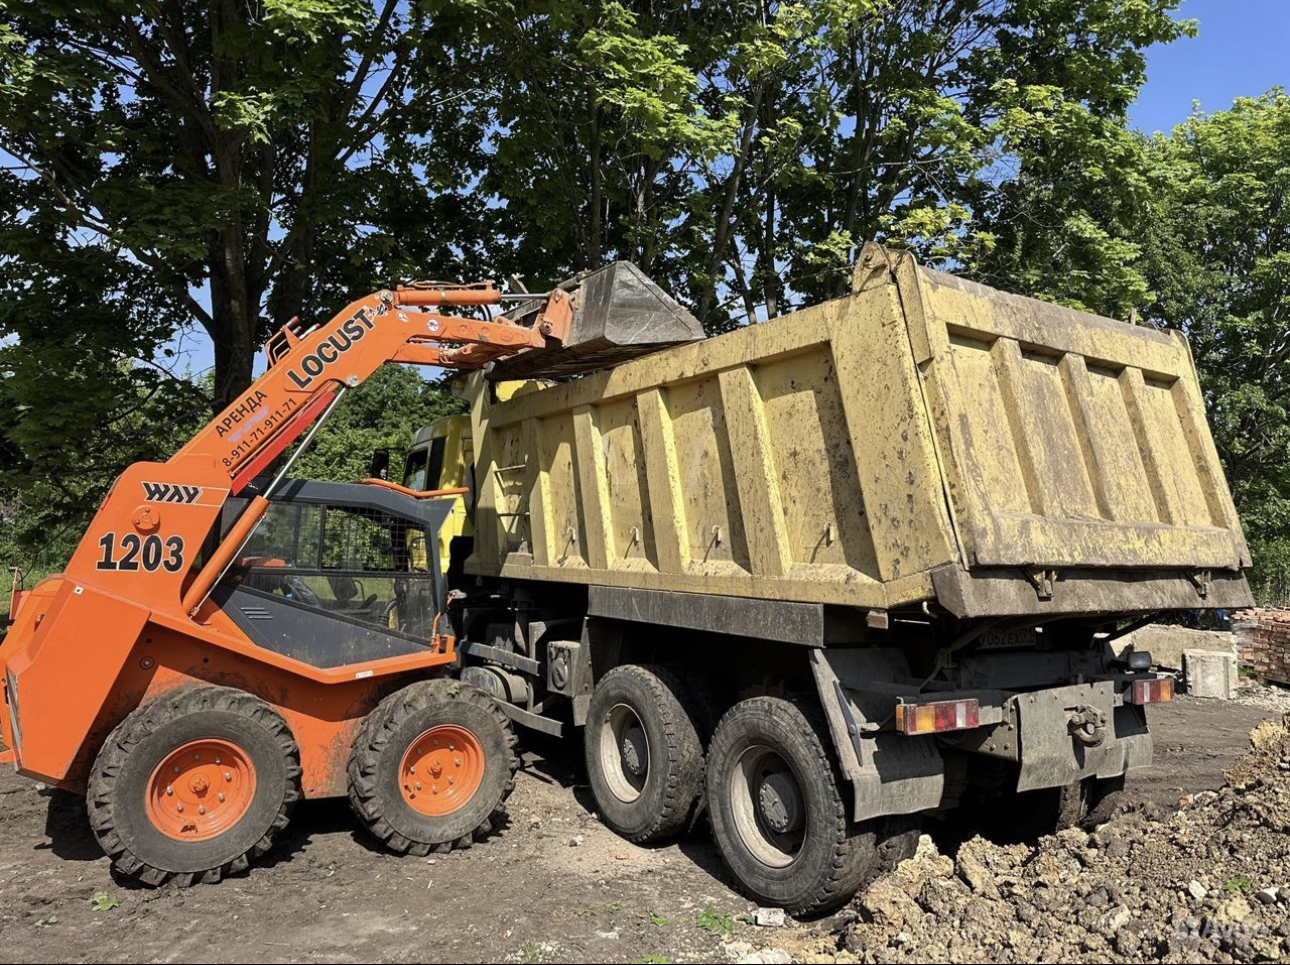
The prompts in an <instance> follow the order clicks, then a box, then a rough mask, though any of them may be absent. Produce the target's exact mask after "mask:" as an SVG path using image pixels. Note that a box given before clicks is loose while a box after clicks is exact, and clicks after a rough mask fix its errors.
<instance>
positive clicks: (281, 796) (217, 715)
mask: <svg viewBox="0 0 1290 965" xmlns="http://www.w3.org/2000/svg"><path fill="white" fill-rule="evenodd" d="M204 741H220V742H222V743H225V744H233V745H236V747H237V748H238V749H239V750H240V751H241V753H242V754H243V755H245V758H246V760H247V761H248V762H249V765H250V766H251V768H252V769H253V774H254V785H253V787H254V790H253V792H252V793H251V794H249V795H248V797H249V802H248V803H247V806H246V808H245V811H244V812H243V813H242V814H241V815H240V817H238V819H237V820H236V823H234V824H232V825H231V826H230V827H228V828H226V829H224V830H222V831H219V832H218V833H216V834H214V836H211V837H206V838H203V839H201V840H187V841H185V840H179V839H177V838H176V837H174V836H171V835H169V834H167V833H165V831H164V830H162V829H161V828H159V827H158V825H157V824H156V823H154V820H153V819H152V818H151V817H150V813H149V805H148V803H147V802H148V801H149V799H150V793H151V788H152V786H153V783H154V775H155V774H156V772H157V771H158V768H160V767H161V765H162V762H164V761H165V760H166V759H167V758H168V757H171V756H172V755H173V754H175V753H176V751H177V750H179V749H180V748H183V747H186V746H188V745H190V744H192V745H196V744H199V743H200V742H204ZM215 763H219V762H218V759H216V761H215ZM217 793H218V792H217ZM214 796H215V795H212V797H214ZM299 798H300V750H299V748H298V747H297V746H296V741H295V738H294V737H292V735H291V731H290V729H289V728H288V727H287V724H286V722H285V721H284V720H283V719H282V717H281V716H280V715H279V714H278V713H277V712H276V711H275V710H273V708H271V707H270V706H269V705H268V704H266V703H265V702H264V701H262V700H260V699H259V698H258V697H254V696H252V695H251V694H248V693H246V692H245V691H242V690H236V689H234V688H231V687H207V686H198V687H190V688H184V689H182V690H179V691H176V692H174V693H171V694H167V695H165V696H162V697H158V698H157V699H155V700H153V701H150V702H149V703H147V704H144V705H143V706H142V707H140V708H138V709H137V710H135V711H134V712H133V713H132V714H130V716H129V717H127V718H126V719H125V720H124V721H122V722H121V724H120V725H119V726H118V727H117V728H116V729H115V730H113V731H112V733H111V734H110V735H108V739H107V740H106V741H105V742H104V744H103V747H102V749H101V750H100V751H99V753H98V757H97V758H96V759H95V761H94V766H93V768H92V769H91V771H90V776H89V784H88V787H87V790H86V804H87V808H88V812H89V819H90V827H91V828H92V829H93V831H94V836H95V837H96V838H97V839H98V842H99V844H100V845H101V846H102V848H103V850H104V852H106V853H107V855H108V857H109V858H111V859H112V866H113V868H115V869H116V870H117V871H118V872H119V873H121V874H123V875H126V876H128V877H132V878H137V879H138V880H140V881H142V882H144V883H145V884H149V885H154V886H155V885H161V884H164V883H166V882H168V881H169V882H172V883H174V884H176V885H180V886H187V885H191V884H194V883H198V882H204V883H212V882H216V881H219V880H220V879H221V878H223V877H224V876H226V875H230V874H236V873H237V872H240V871H245V870H246V868H247V867H248V866H249V865H250V863H251V862H252V861H254V860H255V859H256V858H258V857H260V855H262V854H264V853H265V852H266V851H268V850H269V849H270V848H271V847H272V846H273V839H274V837H275V836H276V835H277V834H278V832H280V831H281V830H282V829H283V828H284V827H286V826H287V821H288V819H289V817H290V814H291V809H292V807H293V806H294V805H295V803H296V801H297V800H299ZM221 800H222V798H221ZM190 803H191V802H190ZM203 807H204V806H203ZM203 813H204V812H203Z"/></svg>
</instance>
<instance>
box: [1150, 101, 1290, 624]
mask: <svg viewBox="0 0 1290 965" xmlns="http://www.w3.org/2000/svg"><path fill="white" fill-rule="evenodd" d="M1148 150H1149V151H1150V156H1151V159H1152V162H1153V181H1154V192H1153V200H1152V204H1151V207H1150V210H1149V213H1148V214H1147V216H1146V217H1144V218H1143V220H1142V225H1143V229H1144V235H1145V240H1144V243H1143V244H1144V248H1145V252H1146V254H1145V258H1144V262H1145V267H1146V274H1147V277H1148V279H1149V282H1150V285H1151V288H1152V290H1153V291H1154V292H1155V293H1156V296H1157V297H1156V301H1155V303H1154V304H1153V305H1150V306H1148V307H1147V309H1146V312H1145V317H1146V319H1147V320H1148V321H1150V322H1154V323H1156V324H1159V325H1168V326H1173V327H1177V328H1179V329H1181V330H1182V331H1184V332H1185V333H1186V334H1187V337H1188V339H1189V340H1190V343H1191V348H1192V354H1193V355H1194V357H1195V359H1196V365H1197V368H1198V370H1199V372H1200V377H1201V386H1202V389H1203V390H1204V395H1205V402H1206V406H1207V408H1208V412H1209V419H1210V424H1211V426H1212V428H1213V432H1214V440H1215V443H1216V444H1217V446H1218V451H1219V455H1220V457H1221V458H1222V460H1223V464H1224V467H1225V468H1226V471H1227V477H1228V481H1229V482H1230V484H1231V486H1232V492H1233V496H1234V498H1235V499H1236V504H1237V508H1238V510H1239V511H1240V514H1241V517H1242V520H1243V522H1244V524H1245V528H1246V531H1247V533H1248V534H1249V535H1250V536H1251V537H1252V540H1251V541H1252V543H1253V544H1254V545H1253V547H1252V548H1253V555H1254V561H1255V564H1256V566H1255V574H1254V584H1255V587H1256V589H1258V591H1259V593H1260V595H1261V598H1263V599H1267V600H1268V601H1269V602H1283V601H1285V600H1286V599H1287V587H1288V586H1290V205H1287V203H1286V202H1287V198H1286V187H1287V185H1288V184H1290V96H1287V95H1286V93H1285V92H1284V91H1282V90H1281V89H1275V90H1273V91H1270V92H1268V93H1267V94H1265V95H1263V96H1262V97H1257V98H1241V99H1239V100H1237V101H1236V102H1235V103H1234V104H1233V106H1232V108H1231V109H1230V110H1227V111H1221V112H1217V113H1213V114H1204V113H1200V112H1197V113H1196V114H1195V115H1193V116H1192V117H1191V118H1190V119H1188V120H1187V122H1186V123H1184V124H1181V125H1179V126H1178V127H1177V128H1175V129H1174V131H1173V132H1172V133H1171V134H1169V135H1157V136H1156V137H1155V138H1153V139H1152V141H1151V143H1150V144H1149V145H1148Z"/></svg>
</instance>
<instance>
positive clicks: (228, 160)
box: [0, 0, 467, 407]
mask: <svg viewBox="0 0 1290 965" xmlns="http://www.w3.org/2000/svg"><path fill="white" fill-rule="evenodd" d="M428 32H429V31H428V22H427V14H425V13H424V12H423V9H422V5H419V4H407V3H400V2H399V0H378V2H377V3H376V5H375V6H373V5H372V4H371V3H369V2H366V0H251V2H248V3H234V2H232V0H214V2H209V3H207V2H201V3H199V2H196V0H150V2H147V3H144V4H134V3H123V2H121V0H78V2H75V3H67V2H47V0H10V2H7V3H6V4H5V6H4V15H3V19H0V149H3V151H4V152H6V153H7V154H8V155H9V156H10V158H11V160H12V163H11V164H10V165H9V166H8V167H7V168H6V170H5V171H3V172H0V210H4V211H6V212H9V213H10V224H9V228H10V236H9V238H8V245H7V249H6V250H5V251H4V252H3V254H4V255H7V256H8V258H7V259H3V260H0V271H4V272H7V273H10V274H11V275H12V276H13V281H14V284H18V283H19V282H20V280H21V277H22V275H23V274H24V273H25V272H27V271H29V270H30V269H31V266H32V265H33V264H35V263H36V262H37V260H38V258H39V254H40V252H39V247H40V244H41V242H42V240H43V241H45V242H48V241H49V237H46V238H44V239H42V238H40V237H39V236H38V234H37V233H36V232H34V231H30V230H27V229H28V225H29V222H36V223H38V224H39V225H40V226H41V228H42V230H43V232H44V233H45V235H46V236H50V237H52V238H53V239H55V240H57V241H61V242H62V243H63V244H64V245H66V246H83V245H86V244H90V245H94V246H96V247H97V251H98V253H99V257H101V258H111V259H115V261H116V262H117V264H116V265H115V270H116V272H117V274H119V275H121V276H128V277H129V278H130V279H131V280H132V284H133V288H134V292H132V297H133V299H135V300H131V299H129V298H127V297H126V295H125V294H124V293H123V292H120V291H119V290H116V291H114V290H113V289H111V288H109V289H108V291H107V297H109V298H113V297H114V298H116V299H117V301H118V308H119V309H120V312H119V314H120V317H121V321H122V323H123V324H124V325H125V326H126V327H127V328H129V327H130V326H137V324H138V319H137V318H136V316H138V315H139V313H140V312H141V311H144V310H145V309H147V308H153V307H155V306H157V305H158V304H162V303H164V305H165V319H166V323H167V325H168V326H169V328H170V330H171V331H173V330H174V329H175V328H177V327H181V326H185V325H192V324H196V325H198V326H200V327H201V328H202V329H204V330H205V332H206V333H207V334H208V335H209V337H210V339H211V342H212V344H213V346H214V357H215V375H214V402H215V404H216V405H217V406H221V407H222V406H223V405H224V404H225V403H226V402H228V401H229V400H231V399H232V398H233V397H234V396H235V395H236V394H237V393H238V392H239V391H240V390H241V389H242V388H244V387H245V386H246V385H247V384H248V383H249V382H250V379H251V373H252V365H253V363H254V358H255V353H256V350H257V348H258V346H259V344H260V342H261V341H262V340H263V338H264V337H265V336H266V335H267V333H268V332H269V330H270V329H271V328H274V327H277V326H280V325H281V324H282V323H284V322H285V321H286V320H287V319H289V318H290V317H292V316H294V315H302V316H304V315H313V314H317V313H325V312H326V311H327V310H329V309H334V308H335V304H336V301H337V300H338V299H336V298H335V292H336V290H337V289H341V290H343V291H346V292H352V291H353V290H354V289H355V288H356V287H357V286H359V285H363V284H369V283H370V281H371V279H372V278H384V277H385V276H389V275H392V276H396V277H397V276H398V275H400V274H401V273H402V271H403V268H404V264H405V263H406V262H411V263H416V262H420V261H421V260H422V258H423V257H424V256H425V255H426V254H427V253H429V252H430V251H431V250H433V252H434V254H436V255H437V256H438V257H439V258H440V259H442V260H441V261H440V263H439V264H438V265H437V266H436V267H437V268H439V269H444V270H448V271H452V270H454V269H455V268H456V266H457V264H458V262H459V261H460V259H461V258H462V257H463V254H464V251H465V249H463V248H460V247H459V248H454V247H452V246H451V245H450V244H447V243H440V244H438V246H436V245H434V244H433V243H432V242H431V241H430V240H429V239H430V235H429V233H427V232H425V231H424V228H423V225H424V219H426V218H430V217H437V218H438V219H439V220H440V224H439V225H438V230H439V234H438V237H439V238H440V239H442V238H444V237H445V236H446V237H449V238H452V237H454V236H456V235H460V234H464V231H459V230H458V229H457V228H456V227H449V225H450V224H451V222H450V221H449V218H451V217H452V216H454V215H457V214H462V213H463V212H461V210H460V207H459V206H448V207H447V208H445V209H442V210H441V209H437V208H436V207H435V204H434V202H433V199H432V198H430V197H429V195H428V193H427V190H426V185H427V184H428V183H429V181H430V177H429V176H427V175H425V173H424V172H418V171H416V170H413V168H412V167H411V166H410V162H408V161H407V160H406V158H404V157H402V156H401V155H399V148H400V146H401V144H402V142H403V133H404V130H403V126H402V121H401V113H402V111H403V109H404V106H405V103H406V101H407V99H408V97H409V96H410V91H411V90H412V82H411V80H410V77H411V74H412V72H413V71H414V70H415V71H416V74H417V80H416V86H417V90H418V91H420V92H421V93H422V94H423V95H426V96H431V89H432V88H433V86H434V77H435V75H436V71H438V70H439V69H441V68H442V67H443V65H444V64H445V63H446V61H445V60H444V59H443V58H442V57H440V56H438V54H439V49H438V47H437V46H435V47H434V48H433V50H430V51H427V50H424V49H422V47H421V46H420V44H421V40H422V38H423V37H425V36H427V35H428ZM451 143H452V142H451V139H450V138H449V144H451ZM464 153H467V152H453V151H446V152H445V155H444V157H443V158H441V159H440V161H439V163H438V164H437V166H436V168H435V170H434V171H433V172H430V174H431V175H433V176H434V177H440V178H451V177H452V174H451V173H450V172H449V170H448V169H450V168H452V167H453V165H454V164H455V163H456V162H455V160H454V159H455V158H457V157H459V156H461V155H462V154H464ZM387 155H391V156H387ZM396 202H397V203H398V204H400V205H401V206H402V208H403V209H405V208H406V207H408V206H411V207H412V208H413V209H415V210H416V217H417V219H420V220H419V221H418V222H416V223H414V222H413V221H412V220H411V219H409V218H408V217H407V216H406V215H403V216H399V215H398V214H396V216H395V217H394V218H393V219H392V221H393V224H392V227H391V228H388V229H381V228H380V227H379V226H381V225H382V223H383V216H384V214H385V212H386V211H387V210H389V209H390V205H392V204H394V203H396ZM399 210H402V209H399ZM404 229H406V231H407V234H406V236H404V235H403V234H402V231H403V230H404ZM373 234H380V235H381V237H380V238H379V239H378V240H377V241H376V242H375V243H372V241H371V240H370V238H371V236H372V235H373ZM404 240H406V242H407V244H408V245H410V246H411V249H410V251H408V252H403V251H402V250H401V247H400V246H401V245H402V244H403V243H404ZM403 254H406V255H407V257H406V258H405V259H403V260H401V255H403ZM422 270H424V269H422ZM341 301H342V303H343V300H341ZM6 334H10V333H9V332H8V331H6V330H3V329H0V336H4V335H6ZM121 341H122V342H127V341H128V335H127V334H126V333H125V332H122V335H121Z"/></svg>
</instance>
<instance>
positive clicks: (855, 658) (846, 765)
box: [811, 649, 945, 821]
mask: <svg viewBox="0 0 1290 965" xmlns="http://www.w3.org/2000/svg"><path fill="white" fill-rule="evenodd" d="M811 670H812V672H813V673H814V675H815V684H816V687H817V689H818V691H819V695H820V703H821V704H822V705H823V707H824V714H825V717H826V718H827V720H828V722H829V733H830V734H831V735H832V737H833V745H834V749H835V750H836V751H837V755H838V761H839V763H840V764H841V765H842V775H843V777H845V778H846V779H847V780H848V781H850V782H851V787H852V789H853V790H854V792H855V802H854V806H853V808H852V814H851V816H852V818H853V819H854V820H856V821H867V820H869V819H870V818H878V817H883V816H885V815H889V814H913V813H915V812H917V811H928V810H931V809H933V808H937V807H939V806H940V804H941V799H942V797H943V796H944V792H945V761H944V759H943V758H942V757H941V752H940V748H939V747H938V746H937V743H936V738H935V737H932V736H930V735H929V736H926V737H906V736H904V735H903V734H896V733H892V732H887V733H876V732H874V731H873V730H872V729H871V728H872V727H873V725H875V724H878V723H881V721H879V720H877V719H871V717H870V716H868V715H866V704H868V703H869V701H868V700H867V699H866V698H867V697H870V698H871V697H872V696H873V693H872V691H868V690H864V691H862V690H860V689H858V688H856V687H854V686H851V685H852V684H857V683H860V682H864V681H878V680H891V679H898V678H899V677H901V676H908V675H909V667H908V665H907V664H906V660H905V657H904V655H903V654H901V653H899V652H898V651H892V650H828V649H824V650H812V651H811ZM883 703H884V704H885V705H887V707H888V710H887V712H888V713H890V709H889V708H890V707H891V706H894V704H895V697H894V695H887V697H886V700H885V701H883ZM869 714H875V708H874V707H870V708H869Z"/></svg>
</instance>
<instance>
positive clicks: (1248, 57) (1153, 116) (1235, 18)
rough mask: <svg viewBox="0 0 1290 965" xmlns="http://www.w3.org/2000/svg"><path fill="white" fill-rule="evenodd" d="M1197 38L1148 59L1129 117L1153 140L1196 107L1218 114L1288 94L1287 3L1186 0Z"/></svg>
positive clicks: (1151, 53)
mask: <svg viewBox="0 0 1290 965" xmlns="http://www.w3.org/2000/svg"><path fill="white" fill-rule="evenodd" d="M1179 15H1181V16H1183V17H1187V18H1191V19H1193V20H1199V21H1200V33H1199V35H1198V36H1196V37H1192V38H1183V39H1182V40H1179V41H1176V42H1174V43H1172V44H1164V45H1161V46H1157V47H1155V48H1153V49H1152V50H1150V51H1148V53H1147V84H1146V86H1145V87H1144V88H1143V89H1142V93H1141V94H1139V95H1138V100H1137V102H1136V103H1135V104H1134V105H1133V109H1132V110H1131V111H1130V116H1131V117H1132V119H1133V123H1134V125H1135V126H1137V127H1139V128H1141V129H1142V130H1144V131H1147V132H1148V133H1150V132H1152V131H1168V130H1169V129H1170V128H1172V127H1173V126H1174V125H1175V124H1177V123H1179V122H1180V121H1183V120H1186V118H1187V115H1188V114H1190V113H1191V109H1192V101H1200V106H1201V108H1202V109H1203V110H1205V111H1221V110H1224V109H1226V108H1227V107H1229V106H1230V105H1231V103H1232V99H1233V98H1236V97H1252V96H1254V95H1256V94H1262V93H1263V92H1264V91H1266V90H1267V89H1268V88H1270V87H1273V86H1276V85H1281V86H1283V87H1286V88H1290V0H1183V4H1182V7H1181V8H1180V9H1179Z"/></svg>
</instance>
